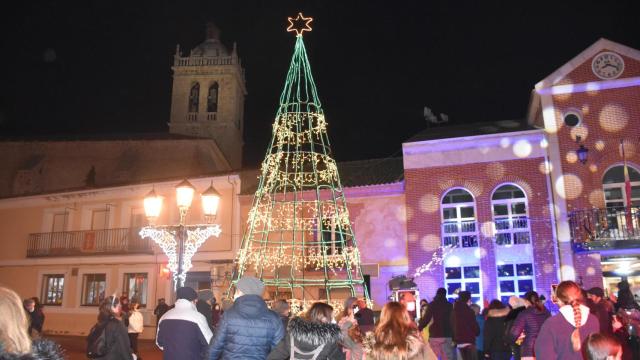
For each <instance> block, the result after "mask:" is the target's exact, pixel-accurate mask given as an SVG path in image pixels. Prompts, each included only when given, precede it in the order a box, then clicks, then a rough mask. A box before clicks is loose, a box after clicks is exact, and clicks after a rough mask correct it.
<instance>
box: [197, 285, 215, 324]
mask: <svg viewBox="0 0 640 360" xmlns="http://www.w3.org/2000/svg"><path fill="white" fill-rule="evenodd" d="M212 299H213V292H212V291H211V290H208V289H205V290H200V291H198V302H197V303H196V309H197V310H198V312H199V313H200V314H202V316H204V318H205V319H207V324H208V325H209V329H211V332H213V308H212V305H211V300H212Z"/></svg>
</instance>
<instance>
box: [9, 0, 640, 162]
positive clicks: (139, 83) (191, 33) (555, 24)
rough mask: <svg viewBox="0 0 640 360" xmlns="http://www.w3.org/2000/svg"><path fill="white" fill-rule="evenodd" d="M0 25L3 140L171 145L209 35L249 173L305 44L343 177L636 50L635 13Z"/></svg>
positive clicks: (217, 6)
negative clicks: (345, 164) (239, 100)
mask: <svg viewBox="0 0 640 360" xmlns="http://www.w3.org/2000/svg"><path fill="white" fill-rule="evenodd" d="M12 7H13V8H12V10H11V11H8V10H7V9H5V10H3V13H4V14H3V15H4V17H5V19H4V20H3V21H1V22H2V24H1V25H0V26H2V27H3V28H4V29H3V34H4V36H3V41H2V42H0V48H1V49H2V55H3V56H2V58H3V59H2V61H3V62H4V66H3V67H2V69H3V71H4V76H3V80H2V81H1V82H0V83H1V85H0V134H1V135H3V136H4V137H13V136H18V135H19V136H27V137H34V136H37V137H41V136H45V137H46V136H50V135H58V134H86V133H92V134H96V133H97V134H113V133H119V134H122V133H139V132H166V131H168V127H167V122H168V121H169V107H170V99H171V98H170V96H171V69H170V67H171V63H172V60H173V54H174V53H175V47H176V44H178V43H179V44H180V45H181V47H182V49H183V52H184V53H188V51H189V49H191V48H193V47H194V46H196V45H197V44H199V43H200V42H202V41H203V40H204V35H205V24H206V22H207V21H214V22H215V23H216V24H217V25H218V27H219V28H220V29H221V31H222V41H223V43H225V44H226V45H227V46H228V47H229V48H231V46H232V44H233V42H234V41H236V42H237V43H238V52H239V55H240V57H241V58H242V61H243V64H244V67H245V69H246V79H247V89H248V92H249V95H248V96H247V99H246V109H245V135H244V136H245V159H244V166H245V167H256V166H257V164H258V163H259V162H260V161H261V160H262V157H263V155H264V153H265V150H266V147H267V144H268V141H269V138H270V136H271V133H270V131H271V124H272V122H273V117H274V115H275V111H276V108H277V103H278V97H279V96H280V92H281V90H282V86H283V83H284V78H285V75H286V70H287V68H288V66H289V61H290V57H291V55H292V52H293V46H294V42H295V37H294V35H292V34H291V33H287V32H286V31H285V28H286V25H287V17H288V16H294V15H295V14H296V13H297V12H298V11H303V13H304V14H305V16H312V17H313V18H314V21H313V32H312V33H310V34H309V33H305V43H306V46H307V51H308V53H309V58H310V61H311V66H312V70H313V74H314V77H315V80H316V84H317V86H318V91H319V95H320V98H321V100H322V102H323V108H324V110H325V114H326V116H327V121H328V122H329V126H330V127H329V136H330V139H331V142H332V147H333V151H334V155H335V156H336V158H337V159H338V160H339V161H345V160H358V159H367V158H376V157H387V156H399V155H400V154H401V152H400V149H401V143H402V141H403V140H406V139H407V138H409V137H411V136H412V135H414V134H415V133H417V132H419V131H421V130H423V129H424V128H425V127H426V122H425V120H424V118H423V116H422V112H423V107H424V106H425V105H427V106H429V107H430V108H432V109H433V110H434V112H436V113H441V112H442V113H446V114H447V115H448V116H449V119H450V123H451V124H462V123H473V122H481V121H494V120H507V119H523V118H524V117H525V115H526V110H527V104H528V102H529V96H530V92H531V89H532V88H533V86H534V85H535V83H536V82H538V81H539V80H542V79H543V78H544V77H545V76H547V75H549V74H550V73H551V72H553V71H554V70H556V69H557V68H558V67H560V66H562V65H563V64H564V63H565V62H567V61H569V60H571V59H572V58H573V57H574V56H576V55H578V53H580V52H581V51H582V50H584V49H585V48H587V47H588V46H589V45H591V44H592V43H593V42H595V41H596V40H598V39H599V38H601V37H605V38H608V39H610V40H613V41H616V42H619V43H622V44H624V45H627V46H630V47H633V48H636V49H640V36H638V35H639V34H640V30H638V29H639V28H638V26H639V24H640V21H639V20H640V15H639V14H640V1H638V0H635V1H600V2H593V3H589V2H585V1H571V2H568V1H554V2H548V3H547V2H541V1H527V2H523V1H502V2H495V3H489V2H487V1H474V2H469V3H468V4H466V3H464V2H461V1H439V2H435V1H328V0H325V1H284V0H277V1H276V0H273V1H240V0H238V1H236V0H234V1H232V0H226V1H216V0H208V1H187V0H184V1H166V0H155V1H142V0H141V1H138V0H136V1H111V0H99V1H91V0H89V1H83V2H81V1H41V0H33V1H23V2H12Z"/></svg>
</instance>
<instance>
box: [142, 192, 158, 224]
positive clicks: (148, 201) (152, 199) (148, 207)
mask: <svg viewBox="0 0 640 360" xmlns="http://www.w3.org/2000/svg"><path fill="white" fill-rule="evenodd" d="M160 210H162V197H160V196H158V195H157V194H156V192H155V190H151V191H150V192H149V193H148V194H147V196H145V198H144V213H145V215H146V216H147V219H149V222H150V223H153V222H154V221H155V220H156V219H157V218H158V216H160Z"/></svg>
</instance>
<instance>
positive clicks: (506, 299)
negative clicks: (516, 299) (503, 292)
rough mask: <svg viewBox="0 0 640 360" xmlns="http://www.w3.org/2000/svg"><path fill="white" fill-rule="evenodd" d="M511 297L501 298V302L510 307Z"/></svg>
mask: <svg viewBox="0 0 640 360" xmlns="http://www.w3.org/2000/svg"><path fill="white" fill-rule="evenodd" d="M509 297H510V296H501V297H500V301H502V303H503V304H505V305H509Z"/></svg>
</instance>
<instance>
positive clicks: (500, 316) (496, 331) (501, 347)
mask: <svg viewBox="0 0 640 360" xmlns="http://www.w3.org/2000/svg"><path fill="white" fill-rule="evenodd" d="M508 313H509V309H508V308H507V307H505V306H504V304H503V303H502V301H500V300H492V301H491V303H489V312H488V313H487V319H486V320H485V322H484V330H483V335H484V336H483V340H484V343H483V347H482V349H483V350H484V353H485V355H489V358H490V359H491V360H508V359H509V358H511V347H510V346H509V345H508V344H507V341H506V338H505V319H506V317H507V314H508Z"/></svg>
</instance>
